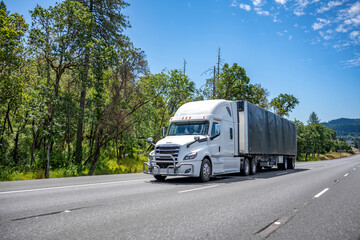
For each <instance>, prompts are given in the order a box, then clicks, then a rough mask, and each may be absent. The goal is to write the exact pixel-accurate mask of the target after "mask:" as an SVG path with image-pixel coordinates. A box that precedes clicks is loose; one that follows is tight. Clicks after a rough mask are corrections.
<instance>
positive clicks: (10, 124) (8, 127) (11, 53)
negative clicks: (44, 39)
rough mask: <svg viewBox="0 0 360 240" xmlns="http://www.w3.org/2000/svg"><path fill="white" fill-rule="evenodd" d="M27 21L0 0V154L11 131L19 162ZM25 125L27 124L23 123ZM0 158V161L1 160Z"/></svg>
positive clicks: (5, 148) (15, 158) (7, 147)
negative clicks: (19, 115) (21, 69)
mask: <svg viewBox="0 0 360 240" xmlns="http://www.w3.org/2000/svg"><path fill="white" fill-rule="evenodd" d="M27 28H28V24H27V23H25V21H24V19H23V17H22V16H21V15H19V14H17V13H13V14H10V13H9V12H8V11H7V8H6V5H5V3H4V2H3V1H1V2H0V124H1V125H0V154H1V155H2V156H3V157H2V158H1V159H2V160H4V161H5V157H6V153H7V150H8V149H9V147H10V141H11V139H12V135H13V134H14V135H15V139H14V141H15V144H14V148H13V152H12V156H13V160H14V162H15V163H16V164H17V163H18V154H17V149H18V147H17V146H18V144H17V143H18V140H19V134H20V132H21V131H22V130H23V128H24V127H23V126H24V124H23V123H21V124H20V125H21V126H18V124H17V120H20V119H19V118H16V116H18V114H19V111H20V110H19V109H21V103H22V101H23V94H22V90H23V88H24V86H23V81H22V79H21V77H20V73H19V72H20V66H21V65H23V64H24V63H25V58H24V45H23V37H24V35H25V33H26V31H27ZM25 125H26V124H25ZM1 162H2V161H0V163H1Z"/></svg>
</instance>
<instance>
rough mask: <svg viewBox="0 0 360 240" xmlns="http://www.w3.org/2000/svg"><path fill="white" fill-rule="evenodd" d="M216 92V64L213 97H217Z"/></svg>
mask: <svg viewBox="0 0 360 240" xmlns="http://www.w3.org/2000/svg"><path fill="white" fill-rule="evenodd" d="M215 92H216V67H215V66H214V80H213V99H215Z"/></svg>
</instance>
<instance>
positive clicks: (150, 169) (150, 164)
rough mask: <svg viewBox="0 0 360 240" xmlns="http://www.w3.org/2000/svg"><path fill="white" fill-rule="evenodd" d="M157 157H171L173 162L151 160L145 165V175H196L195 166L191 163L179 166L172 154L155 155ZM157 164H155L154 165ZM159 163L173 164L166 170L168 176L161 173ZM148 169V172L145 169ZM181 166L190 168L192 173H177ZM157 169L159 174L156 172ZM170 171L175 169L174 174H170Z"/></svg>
mask: <svg viewBox="0 0 360 240" xmlns="http://www.w3.org/2000/svg"><path fill="white" fill-rule="evenodd" d="M156 157H170V158H171V159H172V161H161V160H149V161H148V162H144V163H143V173H145V174H153V175H157V174H159V175H169V176H191V175H193V174H194V165H193V164H191V163H180V164H177V163H176V160H175V158H174V157H173V156H172V155H171V154H155V155H154V158H155V159H156ZM154 163H155V164H154ZM157 163H172V164H173V165H169V166H168V167H167V168H166V174H164V173H160V166H159V165H157ZM146 166H147V167H148V171H145V167H146ZM181 166H190V167H191V171H190V172H189V173H176V171H177V170H178V169H179V168H180V167H181ZM155 169H157V172H156V171H154V170H155ZM170 169H173V173H171V172H170Z"/></svg>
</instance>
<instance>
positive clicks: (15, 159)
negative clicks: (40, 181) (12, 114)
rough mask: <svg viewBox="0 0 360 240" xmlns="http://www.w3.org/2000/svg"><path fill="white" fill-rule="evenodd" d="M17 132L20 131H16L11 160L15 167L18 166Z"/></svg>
mask: <svg viewBox="0 0 360 240" xmlns="http://www.w3.org/2000/svg"><path fill="white" fill-rule="evenodd" d="M19 132H20V130H18V131H17V132H16V136H15V141H14V151H13V160H14V163H15V164H16V165H17V164H18V154H17V150H18V143H19Z"/></svg>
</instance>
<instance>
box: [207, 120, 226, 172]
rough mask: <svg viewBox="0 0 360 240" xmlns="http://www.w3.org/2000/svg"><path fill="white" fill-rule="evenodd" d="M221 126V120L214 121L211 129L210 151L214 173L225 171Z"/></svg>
mask: <svg viewBox="0 0 360 240" xmlns="http://www.w3.org/2000/svg"><path fill="white" fill-rule="evenodd" d="M221 128H222V126H221V125H220V121H213V122H212V124H211V129H210V141H209V147H210V153H211V161H212V164H213V173H215V174H216V173H223V172H224V160H223V159H222V158H221V151H222V149H221V134H222V133H221Z"/></svg>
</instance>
